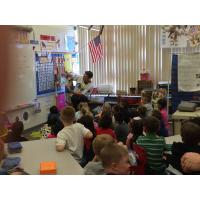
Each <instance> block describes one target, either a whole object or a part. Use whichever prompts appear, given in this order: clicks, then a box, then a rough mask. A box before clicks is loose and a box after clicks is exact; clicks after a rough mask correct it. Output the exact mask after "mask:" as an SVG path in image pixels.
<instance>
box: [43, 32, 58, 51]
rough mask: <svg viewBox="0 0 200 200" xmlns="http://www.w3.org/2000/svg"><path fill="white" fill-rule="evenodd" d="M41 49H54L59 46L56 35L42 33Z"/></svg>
mask: <svg viewBox="0 0 200 200" xmlns="http://www.w3.org/2000/svg"><path fill="white" fill-rule="evenodd" d="M40 48H41V51H52V50H55V49H56V48H57V44H56V37H55V36H52V35H40Z"/></svg>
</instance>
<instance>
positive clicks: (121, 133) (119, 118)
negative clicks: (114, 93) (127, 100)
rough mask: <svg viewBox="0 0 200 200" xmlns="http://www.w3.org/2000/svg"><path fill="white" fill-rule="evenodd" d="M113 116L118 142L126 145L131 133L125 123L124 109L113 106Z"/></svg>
mask: <svg viewBox="0 0 200 200" xmlns="http://www.w3.org/2000/svg"><path fill="white" fill-rule="evenodd" d="M113 115H114V119H115V126H114V127H115V133H116V137H117V140H118V141H121V142H123V143H124V144H125V143H126V138H127V136H128V133H129V128H128V124H127V123H126V122H125V117H124V113H123V110H122V108H121V107H120V106H119V105H115V106H113Z"/></svg>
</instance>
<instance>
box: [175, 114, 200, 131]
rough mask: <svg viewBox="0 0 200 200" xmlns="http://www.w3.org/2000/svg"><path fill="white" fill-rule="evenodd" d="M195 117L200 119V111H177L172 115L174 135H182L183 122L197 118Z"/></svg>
mask: <svg viewBox="0 0 200 200" xmlns="http://www.w3.org/2000/svg"><path fill="white" fill-rule="evenodd" d="M195 117H200V110H197V111H195V112H180V111H178V110H177V111H176V112H175V113H174V114H173V115H172V120H173V132H174V135H177V134H179V135H180V132H181V122H182V121H183V120H188V119H192V118H195Z"/></svg>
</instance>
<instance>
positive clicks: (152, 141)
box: [136, 116, 171, 174]
mask: <svg viewBox="0 0 200 200" xmlns="http://www.w3.org/2000/svg"><path fill="white" fill-rule="evenodd" d="M159 129H160V121H159V120H158V119H157V118H155V117H152V116H151V117H146V118H145V119H144V120H143V130H144V132H145V134H146V135H145V136H139V137H138V139H137V141H136V143H137V144H138V145H140V146H141V147H143V148H144V149H145V151H146V153H147V174H165V169H166V167H167V166H166V163H165V160H164V159H163V154H164V151H165V150H168V149H170V147H171V146H170V145H166V143H165V139H164V137H160V136H158V135H157V133H158V131H159Z"/></svg>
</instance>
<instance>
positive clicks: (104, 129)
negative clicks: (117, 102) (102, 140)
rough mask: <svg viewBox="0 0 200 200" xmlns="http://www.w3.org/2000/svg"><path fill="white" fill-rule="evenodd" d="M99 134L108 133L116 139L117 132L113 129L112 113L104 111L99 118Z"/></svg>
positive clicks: (97, 131) (97, 132)
mask: <svg viewBox="0 0 200 200" xmlns="http://www.w3.org/2000/svg"><path fill="white" fill-rule="evenodd" d="M96 134H97V135H101V134H108V135H111V136H112V137H113V138H114V139H116V134H115V132H114V131H113V129H112V117H111V115H110V113H103V114H102V116H101V118H100V120H99V128H97V130H96Z"/></svg>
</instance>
